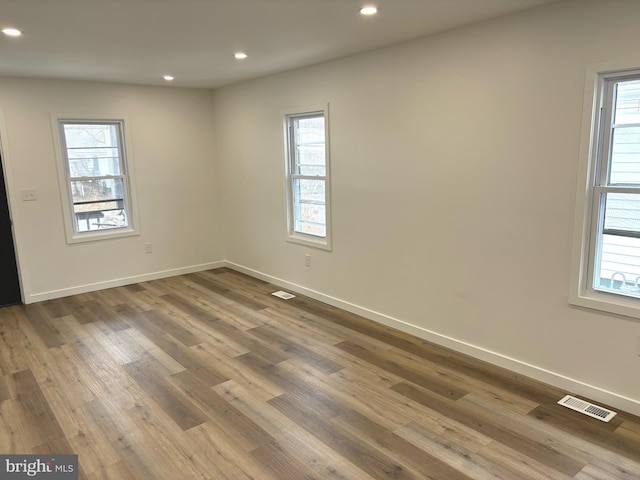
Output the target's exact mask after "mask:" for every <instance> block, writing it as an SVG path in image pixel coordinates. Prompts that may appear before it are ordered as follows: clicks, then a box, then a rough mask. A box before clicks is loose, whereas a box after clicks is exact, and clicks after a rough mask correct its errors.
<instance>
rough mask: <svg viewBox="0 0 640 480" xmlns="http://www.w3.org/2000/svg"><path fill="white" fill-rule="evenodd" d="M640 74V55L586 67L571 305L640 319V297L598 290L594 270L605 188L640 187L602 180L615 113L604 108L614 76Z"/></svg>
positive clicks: (610, 189)
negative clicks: (606, 184)
mask: <svg viewBox="0 0 640 480" xmlns="http://www.w3.org/2000/svg"><path fill="white" fill-rule="evenodd" d="M638 75H640V59H637V60H634V61H616V62H608V63H603V64H596V65H591V66H589V68H588V69H587V75H586V81H585V90H584V103H583V114H582V129H581V135H580V138H581V140H580V154H579V155H580V157H579V165H578V184H577V189H576V203H575V217H574V231H573V249H572V259H571V277H570V287H569V303H570V304H572V305H576V306H580V307H586V308H591V309H594V310H600V311H603V312H608V313H614V314H617V315H623V316H626V317H632V318H636V319H640V299H638V298H634V297H630V296H625V295H620V294H616V293H612V292H606V291H601V290H596V289H594V287H593V275H594V269H595V262H596V260H597V259H596V257H597V242H598V238H599V232H598V229H599V227H600V225H601V219H600V218H599V215H601V213H600V212H601V208H600V206H599V205H600V200H599V199H600V195H601V194H602V193H603V192H618V193H625V192H629V191H633V193H640V187H637V188H636V187H633V188H632V189H631V190H630V189H629V188H628V186H620V187H611V186H604V185H602V178H604V176H605V175H603V173H602V172H603V169H606V168H607V167H608V161H609V155H608V152H607V151H606V150H605V148H604V147H606V146H608V145H609V133H608V130H610V128H609V127H610V125H606V124H605V122H606V119H607V118H609V119H610V113H609V114H607V112H605V111H604V109H603V107H604V105H605V103H606V102H605V101H606V96H607V94H608V93H607V91H606V90H605V87H606V85H607V84H608V83H609V80H611V79H620V80H622V79H624V78H625V77H629V78H630V77H634V76H638Z"/></svg>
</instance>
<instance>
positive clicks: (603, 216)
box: [572, 70, 640, 317]
mask: <svg viewBox="0 0 640 480" xmlns="http://www.w3.org/2000/svg"><path fill="white" fill-rule="evenodd" d="M591 77H592V78H591V82H588V86H589V84H590V83H591V84H592V86H593V92H594V97H592V99H591V102H590V105H589V106H587V107H586V108H585V110H587V111H585V120H587V121H588V123H589V124H590V125H591V128H590V131H589V133H588V138H589V140H588V142H587V140H586V138H585V139H584V144H583V148H582V152H583V153H582V155H583V158H582V164H581V167H582V168H581V172H582V175H583V179H585V180H586V182H585V183H584V184H582V182H581V184H580V185H581V186H582V185H584V190H581V191H580V192H579V193H578V199H577V206H578V208H577V216H576V252H575V255H574V269H573V279H572V301H573V303H576V304H578V305H583V306H588V307H592V308H599V309H602V310H606V311H611V312H614V313H619V314H623V315H630V316H638V317H640V71H637V72H633V71H628V70H625V71H618V72H611V71H605V72H597V71H594V72H591ZM589 108H590V109H591V114H590V115H588V113H589V112H588V109H589ZM586 135H587V134H586V132H585V134H584V135H583V136H586Z"/></svg>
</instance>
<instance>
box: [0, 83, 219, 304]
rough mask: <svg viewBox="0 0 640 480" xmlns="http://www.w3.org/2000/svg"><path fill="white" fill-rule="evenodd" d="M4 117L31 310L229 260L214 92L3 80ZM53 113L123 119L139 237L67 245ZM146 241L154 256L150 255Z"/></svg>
mask: <svg viewBox="0 0 640 480" xmlns="http://www.w3.org/2000/svg"><path fill="white" fill-rule="evenodd" d="M0 109H1V110H2V111H3V112H4V115H3V117H4V126H5V128H4V129H3V130H2V131H0V134H2V139H1V142H2V143H1V145H2V150H3V157H4V158H3V160H4V163H5V167H6V170H7V183H8V185H9V197H10V203H11V211H12V214H13V221H14V230H15V238H16V241H17V250H18V257H19V262H20V271H21V277H22V287H23V293H24V297H25V301H26V302H27V303H30V302H32V301H37V300H43V299H47V298H53V297H59V296H64V295H68V294H72V293H77V292H82V291H87V290H95V289H98V288H101V287H106V286H110V285H117V284H124V283H132V282H135V281H140V280H144V279H148V278H154V277H158V276H165V275H170V274H175V273H182V272H185V271H189V270H194V269H201V268H206V267H207V266H212V265H213V264H215V262H219V261H221V260H223V258H224V248H223V240H224V239H223V237H222V235H221V220H220V213H219V208H218V192H217V190H216V185H217V183H218V179H217V178H216V170H215V163H214V160H215V157H214V148H215V143H214V129H213V115H212V108H211V92H210V91H207V90H188V89H177V88H156V87H133V86H124V85H108V84H100V83H90V82H68V81H67V82H65V81H44V80H27V79H0ZM51 113H62V114H71V115H73V114H96V115H101V114H103V115H110V114H111V115H126V116H127V118H128V120H129V121H130V122H131V125H130V127H131V128H130V133H131V138H129V141H130V142H129V143H130V145H131V146H132V151H131V152H129V153H130V157H132V158H133V161H134V164H135V174H136V175H135V178H136V187H137V196H138V209H139V213H140V235H139V236H135V237H127V238H120V239H112V240H107V241H100V242H90V243H84V244H76V245H67V243H66V240H65V234H64V227H63V220H62V207H61V200H60V191H59V186H58V180H57V173H56V155H55V151H54V144H53V134H52V127H51V118H50V114H51ZM0 120H2V117H1V116H0ZM25 188H35V189H36V191H37V201H35V202H23V201H22V200H21V198H20V191H21V189H25ZM147 242H151V243H152V244H153V253H152V254H145V253H144V243H147Z"/></svg>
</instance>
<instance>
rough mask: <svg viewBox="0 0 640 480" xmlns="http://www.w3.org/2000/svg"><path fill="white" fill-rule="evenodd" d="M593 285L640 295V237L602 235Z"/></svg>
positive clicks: (599, 288) (611, 290)
mask: <svg viewBox="0 0 640 480" xmlns="http://www.w3.org/2000/svg"><path fill="white" fill-rule="evenodd" d="M594 277H595V278H594V282H593V283H594V285H593V287H594V288H595V289H596V290H602V291H607V292H612V293H618V294H622V295H628V296H633V297H640V287H639V284H640V238H634V237H624V236H620V235H602V238H601V245H600V255H599V262H598V263H597V264H596V275H595V276H594Z"/></svg>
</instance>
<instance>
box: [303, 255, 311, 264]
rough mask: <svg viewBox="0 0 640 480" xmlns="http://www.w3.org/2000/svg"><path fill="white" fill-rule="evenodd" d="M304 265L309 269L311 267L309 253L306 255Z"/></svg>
mask: <svg viewBox="0 0 640 480" xmlns="http://www.w3.org/2000/svg"><path fill="white" fill-rule="evenodd" d="M304 264H305V266H307V267H310V266H311V255H309V254H308V253H305V254H304Z"/></svg>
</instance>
